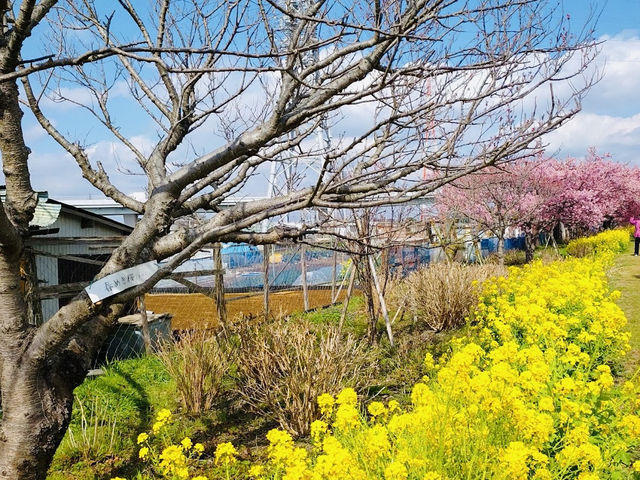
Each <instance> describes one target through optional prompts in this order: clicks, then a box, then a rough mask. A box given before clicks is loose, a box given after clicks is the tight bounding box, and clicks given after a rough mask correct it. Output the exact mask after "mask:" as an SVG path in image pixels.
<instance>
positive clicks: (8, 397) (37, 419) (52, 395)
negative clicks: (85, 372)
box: [0, 361, 73, 480]
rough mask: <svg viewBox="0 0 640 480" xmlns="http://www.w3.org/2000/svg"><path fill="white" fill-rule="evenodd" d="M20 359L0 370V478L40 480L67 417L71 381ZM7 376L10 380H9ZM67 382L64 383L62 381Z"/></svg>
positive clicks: (68, 413)
mask: <svg viewBox="0 0 640 480" xmlns="http://www.w3.org/2000/svg"><path fill="white" fill-rule="evenodd" d="M62 378H63V377H62V376H57V381H52V379H51V377H49V376H48V375H46V374H42V373H41V372H37V371H34V370H31V369H30V368H28V367H26V366H25V365H24V364H23V363H22V362H21V361H18V362H17V363H15V364H11V365H8V364H7V363H6V361H5V365H4V368H3V372H2V410H3V411H2V424H1V425H0V479H5V478H6V479H11V480H44V479H45V478H46V475H47V469H48V468H49V464H50V463H51V460H52V459H53V455H54V454H55V452H56V449H57V448H58V445H59V444H60V442H61V441H62V438H63V437H64V434H65V432H66V430H67V427H68V426H69V421H70V420H71V407H72V402H73V385H71V384H70V382H68V381H63V380H62ZM9 380H10V381H9ZM67 382H68V383H69V384H65V383H67Z"/></svg>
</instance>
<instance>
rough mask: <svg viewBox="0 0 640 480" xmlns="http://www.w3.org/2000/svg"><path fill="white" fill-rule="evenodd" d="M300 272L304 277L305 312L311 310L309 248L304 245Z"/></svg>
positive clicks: (301, 247)
mask: <svg viewBox="0 0 640 480" xmlns="http://www.w3.org/2000/svg"><path fill="white" fill-rule="evenodd" d="M300 270H301V277H302V300H303V303H304V311H305V312H306V311H307V310H309V286H308V285H307V247H306V246H305V244H304V243H303V244H302V245H300Z"/></svg>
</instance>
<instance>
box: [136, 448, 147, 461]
mask: <svg viewBox="0 0 640 480" xmlns="http://www.w3.org/2000/svg"><path fill="white" fill-rule="evenodd" d="M147 455H149V448H148V447H142V448H141V449H140V451H139V452H138V458H141V459H143V460H144V459H145V458H147Z"/></svg>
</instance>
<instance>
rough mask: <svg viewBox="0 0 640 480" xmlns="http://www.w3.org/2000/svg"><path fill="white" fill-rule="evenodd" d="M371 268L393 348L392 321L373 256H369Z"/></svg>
mask: <svg viewBox="0 0 640 480" xmlns="http://www.w3.org/2000/svg"><path fill="white" fill-rule="evenodd" d="M368 260H369V267H371V276H372V277H373V285H374V287H375V289H376V292H377V293H378V300H379V301H380V310H381V311H382V316H383V317H384V324H385V325H386V327H387V335H388V336H389V343H390V344H391V346H392V347H393V346H394V343H393V332H392V331H391V321H390V320H389V312H388V311H387V302H385V301H384V296H383V295H382V290H381V289H380V282H379V281H378V275H377V274H376V266H375V265H374V264H373V258H372V257H371V255H369V256H368Z"/></svg>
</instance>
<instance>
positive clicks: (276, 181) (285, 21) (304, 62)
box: [263, 0, 331, 230]
mask: <svg viewBox="0 0 640 480" xmlns="http://www.w3.org/2000/svg"><path fill="white" fill-rule="evenodd" d="M282 3H283V4H284V5H283V7H284V9H285V10H286V11H287V12H291V13H292V14H293V15H292V16H284V17H283V18H282V21H281V31H282V33H283V38H282V40H281V42H282V46H283V49H284V50H286V49H288V48H289V45H290V44H291V42H292V39H293V35H294V32H295V30H296V28H297V26H298V25H299V21H298V20H297V19H296V18H294V16H295V17H302V16H304V15H305V14H306V12H308V11H309V10H310V8H311V5H312V4H313V2H312V1H311V0H284V1H283V2H282ZM307 35H308V38H309V41H314V39H315V32H314V33H312V34H309V33H307ZM318 59H319V51H318V49H317V48H313V49H310V50H308V51H305V52H303V53H302V54H301V57H300V61H299V62H298V64H297V65H296V67H295V70H297V71H301V70H303V69H304V68H306V67H308V66H309V65H313V64H314V63H316V62H317V61H318ZM314 80H315V82H316V84H317V83H318V82H319V73H317V72H316V78H315V79H314ZM296 135H298V132H297V131H293V132H290V133H289V138H290V139H295V137H296ZM310 142H311V144H310V143H309V142H306V146H307V148H308V150H309V151H311V152H313V154H312V155H309V154H307V153H306V152H303V151H301V152H300V154H299V155H297V154H295V153H294V152H292V151H288V152H285V153H283V154H281V155H280V156H279V158H276V159H274V160H272V161H271V165H270V169H269V179H268V182H269V183H268V187H267V197H269V198H272V197H275V196H278V195H286V194H287V193H290V192H291V191H292V190H293V189H294V188H295V187H296V186H297V185H299V184H301V183H302V184H307V183H309V184H310V183H311V182H313V181H315V180H316V179H317V178H318V175H320V170H321V167H322V162H323V158H322V157H323V156H324V155H326V154H327V152H329V151H330V148H331V132H330V131H329V125H328V121H327V118H326V116H325V117H323V118H322V120H321V122H320V125H319V126H318V127H317V129H316V132H315V140H313V141H312V140H310ZM307 148H305V150H307ZM290 220H291V219H290V217H289V215H287V216H286V217H285V218H284V221H285V222H286V223H288V222H290ZM275 222H277V219H271V220H269V221H266V222H263V229H264V230H267V229H268V228H269V227H270V226H272V225H273V224H274V223H275Z"/></svg>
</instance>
